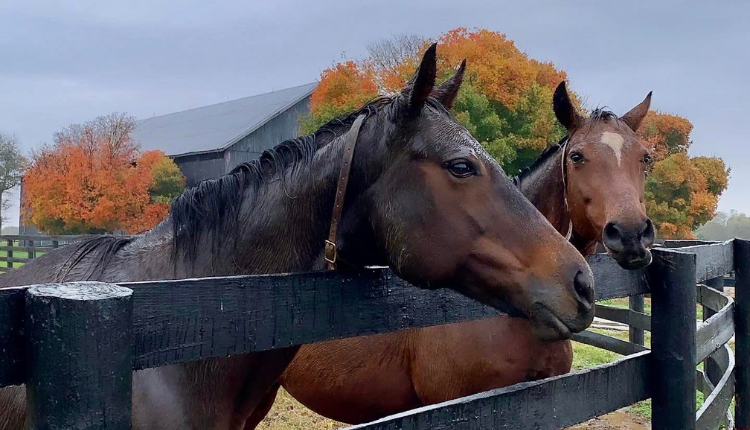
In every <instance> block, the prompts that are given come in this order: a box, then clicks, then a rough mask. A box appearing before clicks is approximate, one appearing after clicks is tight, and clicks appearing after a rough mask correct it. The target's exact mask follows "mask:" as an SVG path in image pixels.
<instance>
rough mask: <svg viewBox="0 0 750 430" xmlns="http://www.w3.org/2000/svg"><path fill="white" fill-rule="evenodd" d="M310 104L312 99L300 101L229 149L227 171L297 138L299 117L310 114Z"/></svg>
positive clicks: (226, 163)
mask: <svg viewBox="0 0 750 430" xmlns="http://www.w3.org/2000/svg"><path fill="white" fill-rule="evenodd" d="M309 102H310V97H306V98H304V99H303V100H300V101H299V102H298V103H297V104H295V105H294V106H292V107H290V108H289V109H287V110H286V111H284V112H283V113H281V114H280V115H278V116H277V117H275V118H274V119H272V120H270V121H268V122H267V123H265V124H264V125H263V126H262V127H260V128H259V129H257V130H255V131H254V132H253V133H250V134H249V135H247V136H245V137H244V138H242V139H241V140H239V141H238V142H237V143H235V144H234V145H232V146H231V147H230V148H229V149H227V150H226V151H225V152H224V163H225V171H226V172H229V171H230V170H232V169H233V168H235V167H236V166H237V165H238V164H241V163H244V162H246V161H252V160H255V159H256V158H258V156H260V154H261V153H262V152H263V151H264V150H266V149H268V148H273V147H274V146H276V145H278V144H279V143H281V142H283V141H285V140H288V139H293V138H295V137H297V136H298V135H299V117H300V116H304V115H307V114H308V113H309V112H310V109H309V108H308V106H307V105H308V103H309Z"/></svg>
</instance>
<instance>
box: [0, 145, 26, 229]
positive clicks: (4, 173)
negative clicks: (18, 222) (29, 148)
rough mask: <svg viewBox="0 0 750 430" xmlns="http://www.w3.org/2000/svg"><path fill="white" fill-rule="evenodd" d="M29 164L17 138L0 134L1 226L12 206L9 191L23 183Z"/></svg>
mask: <svg viewBox="0 0 750 430" xmlns="http://www.w3.org/2000/svg"><path fill="white" fill-rule="evenodd" d="M27 164H28V161H27V160H26V158H25V157H24V156H23V155H22V154H21V149H20V147H19V146H18V141H17V140H16V138H15V137H12V136H6V135H3V134H2V133H0V225H1V224H2V222H5V221H6V219H7V217H6V215H5V213H6V210H7V209H8V208H9V207H10V205H11V201H10V199H9V198H8V196H7V194H8V191H10V190H11V189H13V188H15V187H16V186H18V185H19V184H20V183H21V175H22V174H23V170H24V169H25V168H26V165H27Z"/></svg>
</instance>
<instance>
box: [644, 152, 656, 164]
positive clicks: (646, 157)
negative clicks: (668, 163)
mask: <svg viewBox="0 0 750 430" xmlns="http://www.w3.org/2000/svg"><path fill="white" fill-rule="evenodd" d="M653 162H654V159H653V158H652V157H651V154H646V155H644V156H643V164H646V165H649V164H651V163H653Z"/></svg>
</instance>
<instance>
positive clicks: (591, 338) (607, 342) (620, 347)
mask: <svg viewBox="0 0 750 430" xmlns="http://www.w3.org/2000/svg"><path fill="white" fill-rule="evenodd" d="M573 340H575V341H576V342H581V343H585V344H586V345H591V346H595V347H597V348H602V349H606V350H607V351H612V352H616V353H618V354H621V355H630V354H635V353H638V352H641V351H648V348H646V347H644V346H641V345H638V344H635V343H630V342H625V341H624V340H620V339H617V338H614V337H611V336H606V335H603V334H599V333H595V332H592V331H588V330H586V331H583V332H581V333H576V334H574V335H573Z"/></svg>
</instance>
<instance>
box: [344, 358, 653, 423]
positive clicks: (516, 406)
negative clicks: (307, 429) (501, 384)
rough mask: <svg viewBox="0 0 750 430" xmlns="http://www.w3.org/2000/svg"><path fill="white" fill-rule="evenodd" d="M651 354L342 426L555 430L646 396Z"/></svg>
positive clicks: (647, 394) (649, 391) (649, 390)
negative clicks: (367, 422)
mask: <svg viewBox="0 0 750 430" xmlns="http://www.w3.org/2000/svg"><path fill="white" fill-rule="evenodd" d="M650 354H651V353H650V352H648V351H646V352H641V353H638V354H636V355H632V356H629V357H626V358H623V359H620V360H618V361H616V362H614V363H611V364H607V365H603V366H597V367H592V368H590V369H586V370H582V371H578V372H573V373H571V374H568V375H563V376H557V377H554V378H549V379H545V380H541V381H536V382H527V383H522V384H517V385H514V386H512V387H508V388H502V389H499V390H493V391H488V392H486V393H482V394H477V395H474V396H469V397H464V398H461V399H457V400H452V401H449V402H445V403H440V404H437V405H433V406H427V407H423V408H419V409H415V410H412V411H408V412H404V413H402V414H398V415H394V416H391V417H387V418H384V419H382V420H379V421H375V422H373V423H369V424H363V425H359V426H353V427H347V429H346V430H355V429H356V430H422V429H424V430H427V429H430V430H432V429H448V428H450V429H462V430H475V429H476V430H480V429H482V430H484V429H503V430H528V429H536V430H556V429H561V428H565V427H567V426H571V425H574V424H578V423H581V422H584V421H586V420H589V419H591V418H593V417H596V416H599V415H602V414H605V413H608V412H612V411H615V410H617V409H620V408H622V407H625V406H628V405H631V404H633V403H636V402H639V401H641V400H645V399H647V398H648V397H649V395H650V393H651V383H650V380H651V371H650V366H649V365H648V363H649V361H650Z"/></svg>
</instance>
